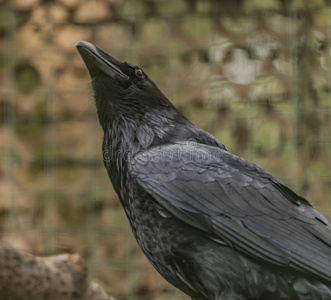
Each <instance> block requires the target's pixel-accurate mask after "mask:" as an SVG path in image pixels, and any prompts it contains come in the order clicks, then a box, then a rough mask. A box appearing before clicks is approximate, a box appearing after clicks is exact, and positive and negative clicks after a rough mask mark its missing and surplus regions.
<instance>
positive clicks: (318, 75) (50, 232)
mask: <svg viewBox="0 0 331 300" xmlns="http://www.w3.org/2000/svg"><path fill="white" fill-rule="evenodd" d="M330 26H331V1H330V0H306V1H305V0H250V1H244V0H218V1H216V0H214V1H212V0H210V1H207V0H56V1H50V0H11V1H4V0H0V51H1V52H0V55H1V56H0V57H1V59H0V239H1V241H4V242H6V243H9V244H10V245H12V246H14V247H17V248H20V249H25V250H28V251H31V252H33V253H36V254H40V255H52V254H57V253H63V252H67V253H71V252H77V253H79V254H80V255H82V256H83V258H84V259H85V261H86V262H87V265H88V268H89V271H90V274H91V276H92V277H93V279H94V280H96V281H97V282H98V283H100V284H101V285H102V286H103V287H104V288H105V289H106V290H107V291H109V292H110V293H113V294H115V295H116V296H117V297H118V298H119V299H130V300H142V299H144V300H148V299H157V300H161V299H177V300H180V299H186V300H187V299H188V297H187V296H185V295H183V294H182V293H181V292H179V291H176V290H175V289H174V288H173V287H171V286H170V285H169V284H168V283H167V282H165V280H163V278H161V276H160V275H158V274H157V272H156V271H154V270H153V268H152V267H151V266H150V265H149V263H148V262H147V260H146V259H145V257H144V256H143V254H142V252H141V251H140V249H139V248H138V246H137V244H136V242H135V240H134V239H133V236H132V234H131V231H130V228H129V226H128V222H127V220H126V217H125V215H124V212H123V210H122V207H121V205H120V203H119V201H118V199H117V196H116V194H115V193H114V191H113V189H112V186H111V184H110V182H109V180H108V177H107V174H106V171H105V169H104V167H103V162H102V155H101V142H102V130H101V128H100V126H99V123H98V120H97V116H96V111H95V108H94V103H93V100H92V94H91V87H90V82H89V76H88V73H87V70H86V68H85V65H84V64H83V62H82V60H81V58H80V56H79V54H78V53H77V51H76V48H75V43H76V42H77V41H79V40H86V41H89V42H92V43H94V44H95V45H97V46H98V47H100V48H101V49H103V50H104V51H106V52H108V53H109V54H111V55H112V56H114V57H115V58H117V59H119V60H122V61H124V60H125V61H128V62H131V63H134V64H137V65H139V66H141V67H142V68H143V69H144V71H145V72H146V73H147V74H148V75H149V76H150V77H151V78H152V80H154V82H155V83H156V84H157V85H158V86H159V87H160V88H161V90H162V91H163V92H164V93H165V94H166V95H167V96H168V98H169V99H171V101H172V102H173V103H174V104H175V105H176V106H177V107H178V108H179V109H180V111H182V112H183V114H184V115H185V116H187V117H188V118H189V119H190V120H191V121H193V122H194V123H195V124H197V125H198V126H200V127H202V128H203V129H205V130H207V131H209V132H211V133H212V134H213V135H215V136H216V137H217V138H219V139H220V140H221V141H222V142H223V143H224V144H225V145H226V146H227V147H228V149H229V150H230V151H231V152H233V153H234V154H236V155H239V156H242V157H244V158H246V159H248V160H251V161H253V162H255V163H257V164H259V165H260V166H262V167H264V168H265V169H267V170H268V171H270V172H271V173H273V174H274V175H276V176H277V177H279V178H280V179H281V180H282V181H283V182H285V183H286V184H287V185H289V186H290V187H291V188H293V189H294V190H295V191H296V192H298V193H300V194H302V195H303V196H305V197H306V198H308V199H309V200H310V201H311V202H312V203H313V205H314V206H315V207H316V208H317V209H318V210H319V211H320V212H322V213H323V214H324V215H325V216H327V217H328V218H329V219H331V91H330V88H331V50H330V40H331V27H330Z"/></svg>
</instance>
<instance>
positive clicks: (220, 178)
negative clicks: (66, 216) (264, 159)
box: [77, 42, 331, 300]
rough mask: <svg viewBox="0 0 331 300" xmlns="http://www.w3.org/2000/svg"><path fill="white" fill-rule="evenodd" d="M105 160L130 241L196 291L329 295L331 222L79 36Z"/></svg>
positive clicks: (196, 294)
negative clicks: (233, 152)
mask: <svg viewBox="0 0 331 300" xmlns="http://www.w3.org/2000/svg"><path fill="white" fill-rule="evenodd" d="M77 47H78V50H79V52H80V54H81V55H82V57H83V59H84V61H85V63H86V65H87V67H88V70H89V72H90V75H91V78H92V86H93V91H94V98H95V101H96V106H97V111H98V116H99V120H100V124H101V125H102V128H103V130H104V141H103V154H104V163H105V167H106V169H107V171H108V175H109V177H110V179H111V181H112V184H113V186H114V188H115V190H116V192H117V194H118V195H119V198H120V200H121V202H122V204H123V207H124V209H125V212H126V214H127V217H128V219H129V221H130V224H131V227H132V230H133V233H134V235H135V237H136V239H137V242H138V244H139V245H140V247H141V249H142V250H143V252H144V253H145V255H146V257H147V258H148V259H149V260H150V262H151V263H152V264H153V266H154V267H155V268H156V269H157V270H158V271H159V272H160V273H161V275H163V276H164V277H165V278H166V279H167V280H168V281H169V282H171V283H172V284H173V285H175V286H176V287H178V288H179V289H181V290H182V291H184V292H185V293H187V294H188V295H190V296H191V297H192V299H195V300H198V299H199V300H207V299H215V300H219V299H222V300H223V299H225V300H235V299H238V300H244V299H289V300H290V299H291V300H292V299H299V300H301V299H305V300H308V299H311V300H315V299H324V300H327V299H331V227H330V225H328V222H327V220H326V219H325V218H324V217H323V216H322V215H321V214H320V213H318V212H317V211H316V210H315V209H314V208H313V207H312V206H311V204H310V203H309V202H308V201H307V200H306V199H304V198H302V197H301V196H299V195H297V194H296V193H295V192H293V191H292V190H290V189H289V188H288V187H286V186H285V185H284V184H282V183H281V182H280V181H279V180H278V179H276V178H275V177H274V176H272V175H271V174H269V173H268V172H266V171H265V170H263V169H261V168H260V167H258V166H256V165H255V164H253V163H250V162H248V161H246V160H244V159H242V158H239V157H237V156H235V155H233V154H231V153H230V152H229V151H228V150H227V149H226V147H225V146H224V145H223V144H222V143H221V142H220V141H218V140H217V139H216V138H214V137H213V136H212V135H210V134H209V133H207V132H205V131H203V130H202V129H200V128H198V127H196V126H195V125H193V124H192V123H191V122H189V121H188V120H187V119H186V118H185V117H184V116H183V115H182V114H180V113H179V112H178V110H177V109H176V108H175V107H174V106H173V105H172V104H171V103H170V101H169V100H168V99H167V98H166V97H165V96H164V95H163V94H162V92H161V91H160V90H159V89H158V88H157V86H156V85H155V84H154V83H153V82H152V81H151V80H150V78H149V77H148V76H147V75H146V74H145V73H144V72H143V71H142V70H141V69H140V68H139V67H137V66H135V65H132V64H128V63H121V62H118V61H116V60H115V59H113V58H112V57H110V56H108V55H107V54H106V53H104V52H102V51H101V50H99V49H98V48H96V47H95V46H93V45H92V44H89V43H87V42H79V43H78V44H77Z"/></svg>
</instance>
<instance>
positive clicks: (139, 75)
mask: <svg viewBox="0 0 331 300" xmlns="http://www.w3.org/2000/svg"><path fill="white" fill-rule="evenodd" d="M135 72H136V75H137V76H138V77H139V78H142V77H143V75H144V73H143V71H141V70H140V69H136V71H135Z"/></svg>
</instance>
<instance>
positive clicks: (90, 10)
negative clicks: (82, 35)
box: [74, 0, 112, 24]
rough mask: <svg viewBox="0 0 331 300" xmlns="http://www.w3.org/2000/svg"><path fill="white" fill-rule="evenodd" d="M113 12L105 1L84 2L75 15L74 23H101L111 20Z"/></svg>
mask: <svg viewBox="0 0 331 300" xmlns="http://www.w3.org/2000/svg"><path fill="white" fill-rule="evenodd" d="M111 13H112V12H111V10H110V7H109V5H107V3H106V2H105V1H102V0H95V1H84V2H82V4H81V5H80V6H79V7H78V9H77V10H76V12H75V14H74V21H75V22H77V23H81V24H91V23H99V22H102V21H104V20H106V19H110V17H111Z"/></svg>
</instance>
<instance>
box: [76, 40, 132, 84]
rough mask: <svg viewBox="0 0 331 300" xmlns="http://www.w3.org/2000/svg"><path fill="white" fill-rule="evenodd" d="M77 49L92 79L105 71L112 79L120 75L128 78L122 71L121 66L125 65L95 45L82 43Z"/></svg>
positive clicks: (79, 43)
mask: <svg viewBox="0 0 331 300" xmlns="http://www.w3.org/2000/svg"><path fill="white" fill-rule="evenodd" d="M76 47H77V49H78V52H79V54H80V55H81V57H82V58H83V60H84V62H85V64H86V66H87V69H88V71H89V73H90V75H91V77H93V76H94V75H96V74H97V73H100V71H103V72H104V73H106V74H107V75H110V76H111V77H114V76H116V75H120V76H123V77H125V78H128V76H127V75H125V74H124V73H123V72H122V71H121V70H120V65H121V64H123V63H122V62H119V61H117V60H116V59H114V58H112V57H111V56H110V55H108V54H106V53H104V52H103V51H101V50H100V49H99V48H97V47H95V46H94V45H93V44H91V43H89V42H84V41H80V42H78V43H77V44H76Z"/></svg>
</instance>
